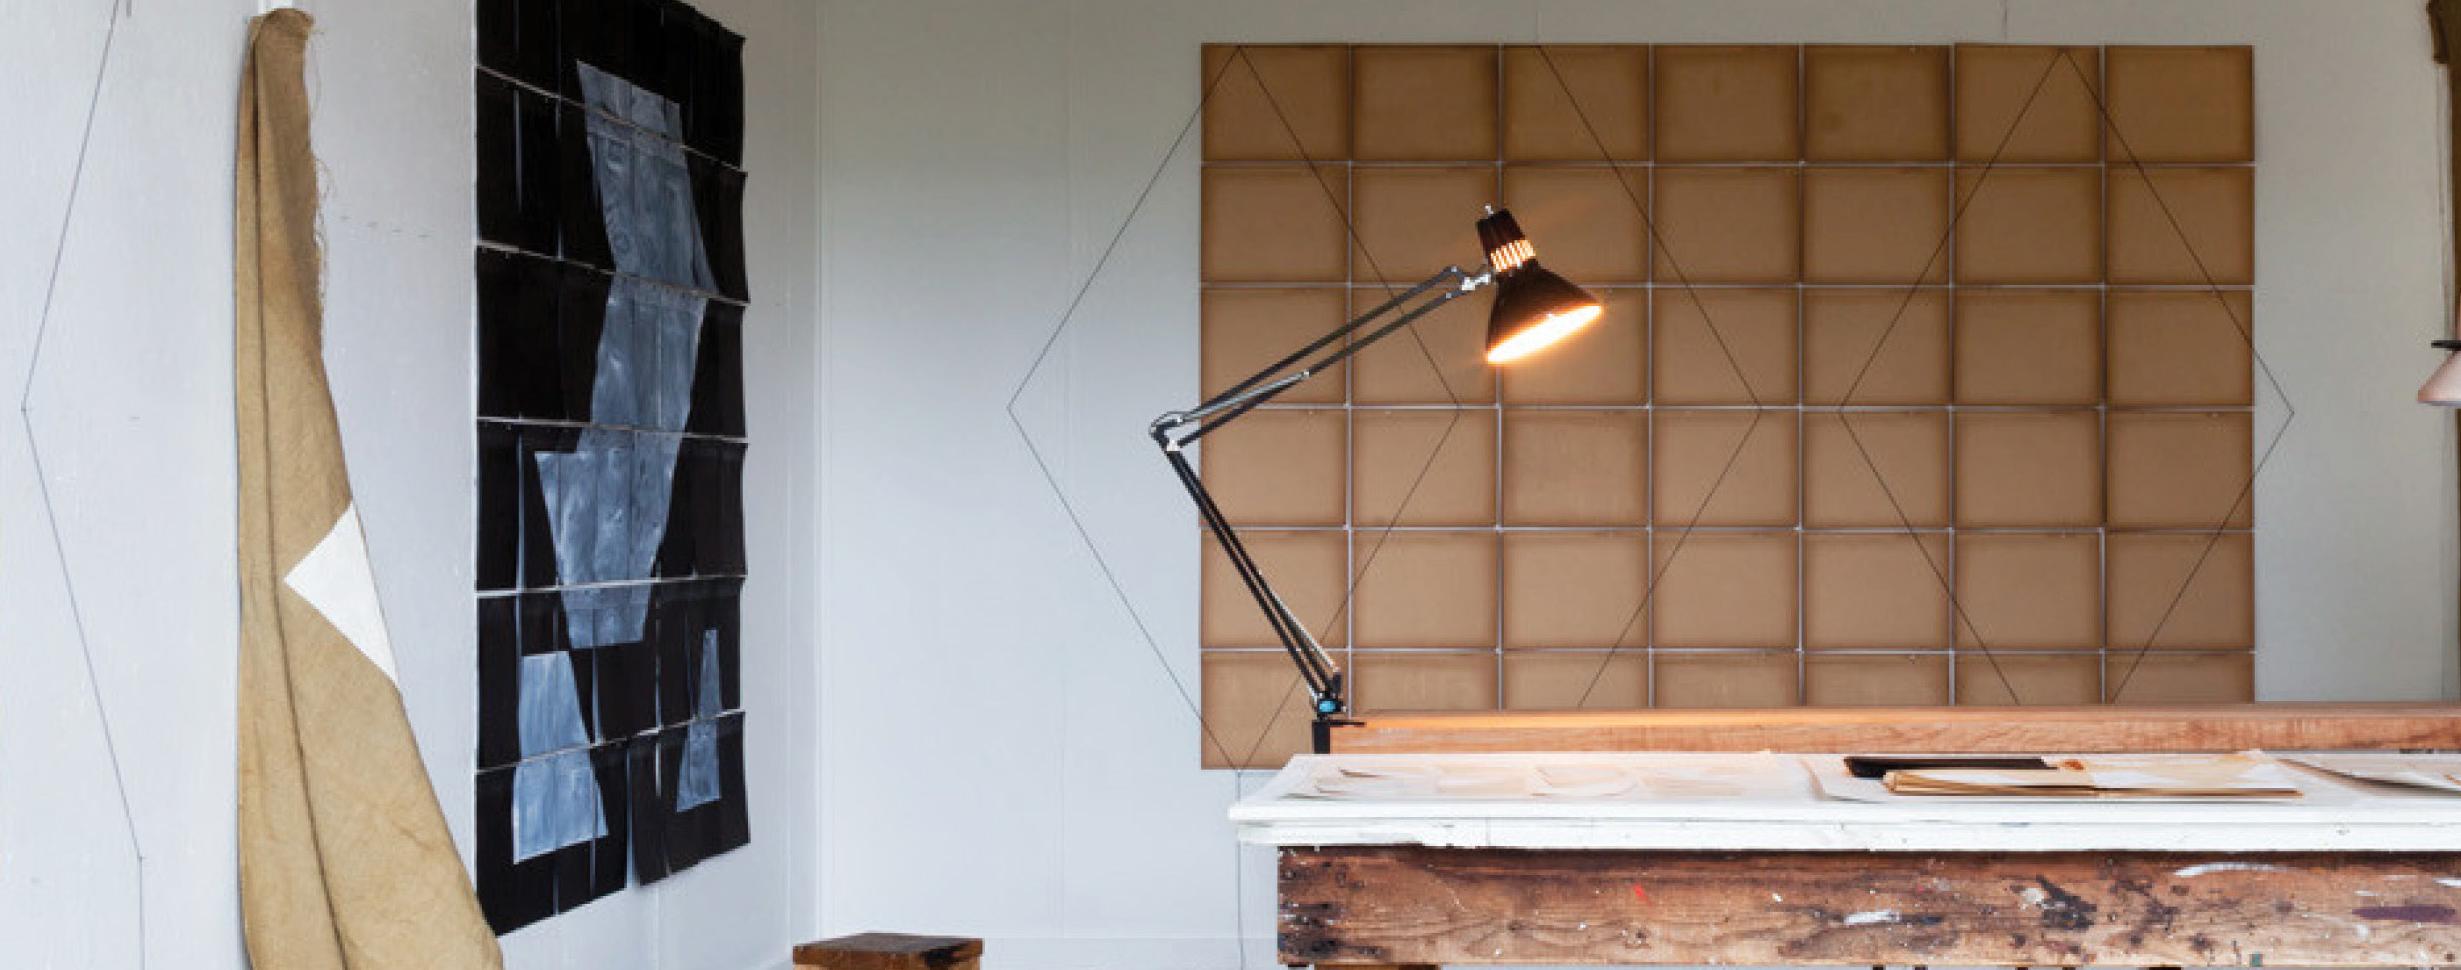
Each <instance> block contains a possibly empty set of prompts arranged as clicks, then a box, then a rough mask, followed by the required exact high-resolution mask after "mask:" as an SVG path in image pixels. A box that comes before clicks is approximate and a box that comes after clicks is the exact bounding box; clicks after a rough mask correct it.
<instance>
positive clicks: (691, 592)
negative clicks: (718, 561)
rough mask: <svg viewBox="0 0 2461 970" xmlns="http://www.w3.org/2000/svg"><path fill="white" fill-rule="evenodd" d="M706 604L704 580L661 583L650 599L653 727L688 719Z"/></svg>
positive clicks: (694, 699)
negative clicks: (653, 650) (655, 695)
mask: <svg viewBox="0 0 2461 970" xmlns="http://www.w3.org/2000/svg"><path fill="white" fill-rule="evenodd" d="M708 605H709V593H708V589H707V584H704V583H662V584H660V585H659V586H658V590H657V593H656V595H655V597H654V598H653V599H651V601H650V611H651V615H652V616H653V617H655V618H656V620H657V627H658V633H657V640H656V643H657V651H658V669H659V671H660V675H659V677H658V723H657V724H655V725H652V726H653V727H661V728H664V727H673V726H675V725H680V724H682V723H684V722H685V721H689V720H691V719H692V714H693V705H694V704H695V703H696V698H697V697H698V696H699V695H697V694H695V693H694V692H693V681H695V680H698V679H700V674H699V670H700V666H701V636H702V632H703V631H705V630H707V629H709V625H708V620H707V613H708ZM720 662H724V660H723V657H722V658H721V661H720Z"/></svg>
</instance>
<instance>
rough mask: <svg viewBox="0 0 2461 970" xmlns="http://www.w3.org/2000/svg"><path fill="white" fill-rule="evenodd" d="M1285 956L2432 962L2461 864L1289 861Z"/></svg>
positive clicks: (1324, 960)
mask: <svg viewBox="0 0 2461 970" xmlns="http://www.w3.org/2000/svg"><path fill="white" fill-rule="evenodd" d="M1280 880H1281V911H1280V934H1281V947H1280V949H1281V959H1282V961H1283V962H1284V963H1290V964H1307V963H1315V964H1320V965H1339V964H1350V963H1402V964H1409V963H1431V964H1444V965H1461V964H1509V963H1557V964H1599V965H1642V964H1710V963H1724V964H1744V965H1779V964H1836V965H1859V966H1872V965H1875V964H1890V965H1909V964H1930V965H1934V966H1940V965H1954V966H1971V965H2005V966H2078V965H2085V964H2117V965H2121V966H2139V967H2142V966H2181V967H2188V966H2263V965H2267V964H2270V965H2274V966H2319V967H2323V966H2404V967H2408V966H2433V965H2452V964H2455V963H2457V962H2461V854H2391V853H2372V854H2307V853H2295V854H2294V853H2273V854H2261V855H2241V856H2225V857H2216V856H2210V855H2183V854H2165V853H2133V854H2121V855H2107V854H2097V853H1989V854H1984V853H1953V854H1915V853H1903V854H1900V853H1888V854H1880V853H1746V854H1719V853H1663V852H1594V851H1515V850H1504V849H1431V848H1423V847H1416V846H1368V847H1348V848H1323V849H1285V850H1283V852H1282V857H1281V873H1280Z"/></svg>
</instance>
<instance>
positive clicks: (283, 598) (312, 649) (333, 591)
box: [232, 10, 503, 970]
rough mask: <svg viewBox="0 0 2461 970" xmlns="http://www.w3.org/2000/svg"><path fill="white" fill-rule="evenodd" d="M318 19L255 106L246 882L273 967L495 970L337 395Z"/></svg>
mask: <svg viewBox="0 0 2461 970" xmlns="http://www.w3.org/2000/svg"><path fill="white" fill-rule="evenodd" d="M312 23H313V21H312V20H311V19H310V18H309V17H308V15H307V14H305V13H301V12H299V11H297V10H278V11H275V12H273V13H270V14H267V15H265V16H263V17H259V18H257V19H256V21H255V22H254V24H253V27H252V29H251V31H250V33H249V39H248V55H247V64H246V67H245V69H244V71H243V72H242V75H241V82H240V93H239V144H238V186H237V200H236V201H237V208H236V212H235V219H234V222H235V223H236V225H237V237H236V243H237V245H236V251H235V256H234V264H235V265H234V268H233V274H232V276H233V285H234V289H235V290H236V295H237V311H238V313H237V316H238V328H237V348H236V353H237V363H238V375H237V376H238V414H239V429H238V430H239V578H240V636H239V642H240V666H239V877H240V908H241V912H242V919H243V921H244V924H245V927H246V930H247V943H248V956H249V958H250V960H251V962H252V963H253V964H254V965H255V967H256V970H376V968H404V970H408V968H414V967H415V968H422V970H424V968H497V967H501V966H502V965H503V959H502V957H501V956H500V955H499V954H498V952H497V949H496V942H495V937H494V935H493V934H492V933H490V932H489V931H488V928H487V924H486V921H485V919H484V918H483V917H482V916H481V915H480V912H479V907H478V900H477V897H476V895H475V894H473V893H472V892H471V889H470V881H469V878H468V876H467V875H466V873H465V872H464V871H463V869H462V865H461V858H460V856H459V855H458V854H457V853H456V852H455V850H454V847H453V840H452V838H451V836H450V835H449V833H448V832H447V831H446V829H445V824H444V815H443V812H442V811H441V810H440V809H439V808H438V806H437V803H436V794H435V791H434V789H433V788H432V787H430V786H429V784H428V780H427V773H426V769H425V767H424V766H423V765H422V763H421V761H420V758H419V751H418V746H417V743H416V741H415V740H414V739H413V738H412V737H411V733H410V722H409V719H408V717H407V716H406V715H405V714H404V711H403V707H402V699H401V693H400V691H399V689H398V687H397V686H396V684H395V682H394V677H393V673H392V649H391V647H390V646H389V645H388V644H387V643H386V639H385V634H384V624H383V617H382V614H381V611H379V610H378V609H377V608H376V599H375V588H374V584H373V580H372V577H371V574H370V573H369V571H368V568H367V555H366V546H365V542H364V539H363V538H362V537H361V533H360V530H359V518H358V513H357V510H356V509H355V508H354V507H353V506H352V504H351V496H350V482H349V479H348V477H347V476H346V475H345V474H344V471H343V464H342V442H341V435H340V433H339V430H338V429H337V427H336V425H335V421H334V411H333V400H332V397H331V395H330V393H329V392H328V390H327V387H326V384H325V367H324V360H323V334H322V327H323V306H322V300H321V298H320V294H319V291H318V288H319V285H320V280H319V273H320V271H321V267H322V257H321V254H320V252H319V249H318V240H317V236H316V225H317V221H316V206H317V192H316V159H315V156H314V154H313V153H312V152H311V150H310V148H309V145H308V98H307V91H306V88H305V86H304V84H303V83H302V78H301V69H302V62H303V60H304V58H305V55H306V52H307V42H308V33H309V28H310V26H311V24H312Z"/></svg>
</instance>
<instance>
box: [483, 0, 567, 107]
mask: <svg viewBox="0 0 2461 970" xmlns="http://www.w3.org/2000/svg"><path fill="white" fill-rule="evenodd" d="M559 6H561V4H560V3H559V2H558V0H478V11H477V19H478V61H479V66H480V67H484V68H486V69H488V70H491V71H495V72H497V73H499V74H503V75H506V76H509V77H514V78H519V79H521V80H522V81H523V82H524V83H528V84H533V85H537V86H538V87H540V88H543V89H546V90H549V91H553V90H555V88H556V70H557V64H558V57H557V54H558V50H557V48H558V41H557V38H556V33H557V25H556V15H557V8H558V7H559Z"/></svg>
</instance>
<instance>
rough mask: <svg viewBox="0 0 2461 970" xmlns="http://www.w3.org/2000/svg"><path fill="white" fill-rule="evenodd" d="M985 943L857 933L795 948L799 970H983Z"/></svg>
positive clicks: (954, 938) (956, 938) (935, 937)
mask: <svg viewBox="0 0 2461 970" xmlns="http://www.w3.org/2000/svg"><path fill="white" fill-rule="evenodd" d="M982 965H983V941H981V940H973V939H967V938H965V937H962V936H908V935H906V934H904V933H857V934H855V935H853V936H841V937H838V938H837V939H834V940H822V941H820V942H818V943H806V944H803V945H802V946H798V947H796V948H795V970H982Z"/></svg>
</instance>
